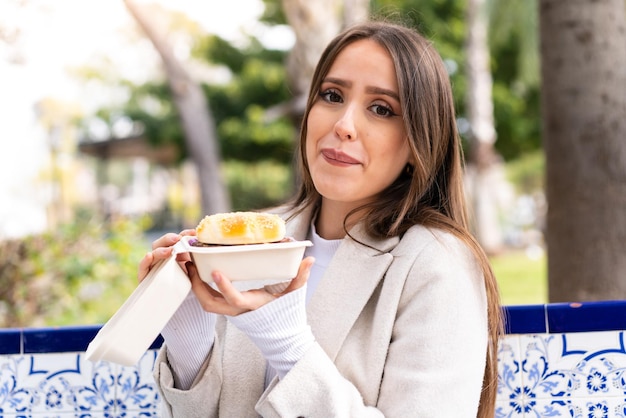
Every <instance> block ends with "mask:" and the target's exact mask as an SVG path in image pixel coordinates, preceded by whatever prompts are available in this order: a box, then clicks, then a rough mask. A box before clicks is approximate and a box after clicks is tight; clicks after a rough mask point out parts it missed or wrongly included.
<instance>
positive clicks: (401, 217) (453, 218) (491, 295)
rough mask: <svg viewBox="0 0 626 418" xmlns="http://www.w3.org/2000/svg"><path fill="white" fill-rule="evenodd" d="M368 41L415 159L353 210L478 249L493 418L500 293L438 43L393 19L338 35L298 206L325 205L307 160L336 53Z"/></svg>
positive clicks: (487, 413) (391, 227) (379, 222)
mask: <svg viewBox="0 0 626 418" xmlns="http://www.w3.org/2000/svg"><path fill="white" fill-rule="evenodd" d="M360 39H370V40H374V41H376V42H378V43H379V44H380V45H381V46H383V47H384V48H386V50H387V51H388V52H389V54H390V55H391V58H392V60H393V62H394V66H395V71H396V77H397V83H398V89H399V94H400V105H401V108H402V117H403V120H404V126H405V129H406V133H407V138H408V141H409V146H410V149H411V154H412V157H413V158H412V161H414V162H415V164H414V165H412V166H410V167H407V169H406V170H404V171H403V173H402V174H401V175H400V176H399V177H398V178H397V179H396V180H395V181H394V182H393V183H392V184H391V185H390V186H389V187H388V188H387V189H386V190H384V191H383V192H382V193H380V195H379V196H378V199H376V200H375V201H374V202H371V203H368V204H367V205H366V206H364V207H361V208H358V209H356V210H354V211H352V212H351V214H353V213H355V212H356V211H359V213H363V212H364V213H365V215H364V216H365V218H364V219H363V225H365V226H366V228H367V232H368V233H369V234H370V235H372V236H373V237H379V238H383V237H390V236H401V235H402V234H404V232H406V231H407V230H408V229H409V228H410V227H411V226H413V225H416V224H421V225H424V226H427V227H432V228H438V229H442V230H446V231H449V232H451V233H453V234H454V235H456V236H457V237H459V238H460V239H461V240H463V241H464V242H465V243H466V244H467V245H468V247H469V248H470V249H471V250H472V252H473V253H474V254H475V256H476V258H477V260H478V262H479V263H480V265H481V267H482V270H483V272H484V279H485V288H486V292H487V301H488V322H489V343H488V349H487V363H486V368H485V375H484V382H483V390H482V394H481V401H480V408H479V413H478V416H479V417H481V418H487V417H492V416H493V415H494V408H495V398H496V391H497V379H498V371H497V349H498V341H499V337H500V335H501V332H502V331H501V330H502V317H501V307H500V299H499V293H498V287H497V283H496V279H495V277H494V274H493V271H492V269H491V266H490V264H489V261H488V259H487V256H486V255H485V253H484V251H483V250H482V248H481V247H480V245H479V244H478V243H477V241H476V240H475V239H474V238H473V237H472V235H471V234H470V232H469V226H468V218H467V212H466V211H467V210H466V201H465V195H464V191H463V154H462V149H461V140H460V136H459V133H458V131H457V127H456V118H455V109H454V101H453V97H452V88H451V85H450V80H449V77H448V73H447V71H446V69H445V66H444V64H443V61H442V59H441V57H440V55H439V54H438V53H437V51H435V49H434V47H433V46H432V43H431V42H429V41H428V40H427V39H425V38H424V37H423V36H422V35H420V34H419V33H417V32H416V31H414V30H413V29H410V28H408V27H404V26H401V25H397V24H392V23H388V22H366V23H362V24H359V25H356V26H353V27H351V28H349V29H347V30H346V31H344V32H343V33H341V34H339V35H338V36H337V37H336V38H335V39H334V40H333V41H331V43H330V44H329V45H328V46H327V48H326V49H325V51H324V52H323V53H322V56H321V57H320V60H319V63H318V65H317V68H316V70H315V73H314V75H313V79H312V82H311V88H310V92H309V98H308V101H307V105H306V109H305V112H304V117H303V122H302V126H301V133H300V141H299V155H298V163H299V165H300V176H301V180H302V181H301V184H300V188H299V190H298V192H297V194H296V196H295V199H294V201H293V202H292V204H293V207H294V208H295V209H299V210H298V212H299V211H301V210H303V209H304V208H305V207H309V206H313V207H314V208H317V207H319V205H320V203H321V196H320V195H319V193H318V192H317V191H316V189H315V186H314V185H313V180H312V178H311V174H310V172H309V166H308V163H307V160H306V151H305V148H306V147H305V141H306V136H307V119H308V116H309V112H310V110H311V107H312V106H313V103H314V102H315V100H316V98H317V95H318V92H319V90H320V86H321V84H322V82H323V80H324V78H325V77H326V75H327V74H328V71H329V70H330V67H331V66H332V64H333V62H334V61H335V58H336V57H337V55H338V54H339V53H340V52H341V51H342V50H343V49H344V48H345V47H346V46H347V45H349V44H351V43H353V42H355V41H357V40H360ZM351 214H349V215H348V217H349V216H350V215H351ZM348 217H346V219H345V220H344V225H345V224H346V222H347V218H348ZM346 232H347V231H346Z"/></svg>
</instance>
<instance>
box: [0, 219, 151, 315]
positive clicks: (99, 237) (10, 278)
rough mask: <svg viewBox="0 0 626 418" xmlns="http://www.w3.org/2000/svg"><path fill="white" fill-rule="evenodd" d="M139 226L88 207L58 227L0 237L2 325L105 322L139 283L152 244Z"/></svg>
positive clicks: (0, 305)
mask: <svg viewBox="0 0 626 418" xmlns="http://www.w3.org/2000/svg"><path fill="white" fill-rule="evenodd" d="M140 226H141V222H138V221H131V220H128V219H118V220H114V221H111V222H110V224H108V225H106V224H104V223H102V222H98V221H97V220H96V219H94V218H90V217H89V216H86V213H83V214H82V215H79V216H78V217H77V219H76V221H75V222H74V223H71V224H66V225H62V226H60V227H59V228H57V229H56V230H54V231H50V232H47V233H44V234H41V235H36V236H29V237H27V238H25V239H23V240H18V241H4V242H2V243H0V265H1V266H2V268H1V269H0V289H2V290H1V291H0V295H1V296H2V298H1V299H0V300H1V302H0V308H1V309H2V311H3V315H2V316H0V326H2V327H26V326H56V325H70V324H77V323H81V324H99V323H104V322H106V321H107V320H108V319H109V318H110V317H111V315H113V313H115V311H116V310H117V309H118V308H119V307H120V306H121V305H122V303H123V302H124V301H125V300H126V299H127V297H128V296H129V295H130V293H131V292H132V291H133V289H134V288H135V287H136V285H137V265H138V263H139V260H140V259H141V258H142V257H143V255H144V254H145V252H146V251H147V249H148V248H149V244H148V243H147V242H146V241H145V239H144V238H143V235H142V230H141V229H140Z"/></svg>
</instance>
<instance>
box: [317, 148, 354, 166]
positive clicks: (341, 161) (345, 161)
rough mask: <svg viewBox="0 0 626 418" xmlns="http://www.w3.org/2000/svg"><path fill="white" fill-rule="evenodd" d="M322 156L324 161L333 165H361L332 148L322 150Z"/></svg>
mask: <svg viewBox="0 0 626 418" xmlns="http://www.w3.org/2000/svg"><path fill="white" fill-rule="evenodd" d="M322 156H323V157H324V159H326V161H328V162H329V163H331V164H334V165H341V166H348V165H355V164H361V162H360V161H359V160H356V159H354V158H352V157H350V156H349V155H348V154H346V153H344V152H342V151H339V150H336V149H333V148H324V149H323V150H322Z"/></svg>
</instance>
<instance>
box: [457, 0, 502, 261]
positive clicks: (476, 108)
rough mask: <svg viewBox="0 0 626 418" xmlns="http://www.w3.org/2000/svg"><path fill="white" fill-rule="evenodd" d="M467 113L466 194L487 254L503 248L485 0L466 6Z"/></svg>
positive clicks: (474, 222)
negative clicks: (468, 134) (468, 127)
mask: <svg viewBox="0 0 626 418" xmlns="http://www.w3.org/2000/svg"><path fill="white" fill-rule="evenodd" d="M466 18H467V28H468V29H467V40H466V46H465V52H466V56H467V62H466V66H467V84H468V89H467V97H466V100H467V116H468V121H469V124H470V128H471V132H470V152H469V156H468V170H467V181H468V183H469V187H468V195H469V201H470V207H471V208H472V220H473V228H474V231H475V235H476V239H477V240H478V241H479V242H480V244H481V245H482V247H483V248H484V249H485V251H486V252H487V253H490V254H493V253H497V252H498V251H500V249H501V247H502V242H503V240H502V230H501V227H500V219H499V218H500V216H499V212H500V203H499V202H500V200H499V195H500V191H501V188H502V187H505V186H506V185H505V184H504V181H503V180H504V177H503V176H502V174H501V173H502V163H501V158H500V157H499V156H498V155H497V153H496V151H495V149H494V146H493V144H494V143H495V142H496V131H495V127H494V115H493V100H492V84H493V83H492V78H491V69H490V68H489V57H490V54H489V43H488V39H487V31H488V26H489V18H488V14H487V9H486V0H470V1H469V2H468V5H467V16H466Z"/></svg>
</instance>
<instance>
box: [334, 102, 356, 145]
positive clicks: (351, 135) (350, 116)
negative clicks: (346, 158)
mask: <svg viewBox="0 0 626 418" xmlns="http://www.w3.org/2000/svg"><path fill="white" fill-rule="evenodd" d="M335 133H336V134H337V136H338V137H339V139H341V140H342V141H343V140H348V141H351V140H354V139H356V125H355V120H354V110H353V109H351V108H350V107H347V108H346V110H345V111H344V112H343V114H342V115H341V117H340V118H339V120H338V121H337V122H336V123H335Z"/></svg>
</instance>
